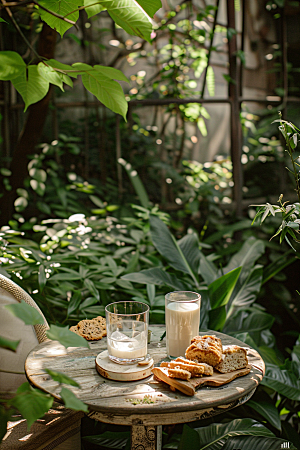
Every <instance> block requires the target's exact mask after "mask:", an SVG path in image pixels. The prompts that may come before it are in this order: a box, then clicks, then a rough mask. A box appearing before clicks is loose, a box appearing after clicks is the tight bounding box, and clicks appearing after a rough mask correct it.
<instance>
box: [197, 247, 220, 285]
mask: <svg viewBox="0 0 300 450" xmlns="http://www.w3.org/2000/svg"><path fill="white" fill-rule="evenodd" d="M199 273H200V274H201V276H202V278H203V279H204V281H205V283H206V284H211V283H212V282H213V281H215V280H216V279H217V278H218V271H217V269H216V267H215V265H214V264H213V263H212V262H211V261H209V259H208V258H207V257H206V256H204V255H203V253H202V252H200V269H199Z"/></svg>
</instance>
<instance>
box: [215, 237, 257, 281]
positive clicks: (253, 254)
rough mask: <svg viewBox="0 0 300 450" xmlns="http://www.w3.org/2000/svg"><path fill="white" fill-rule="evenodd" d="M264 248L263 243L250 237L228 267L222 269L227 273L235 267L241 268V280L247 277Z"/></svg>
mask: <svg viewBox="0 0 300 450" xmlns="http://www.w3.org/2000/svg"><path fill="white" fill-rule="evenodd" d="M264 251H265V246H264V243H263V241H260V240H258V239H255V238H254V237H250V238H249V239H247V240H246V241H245V243H244V244H243V246H242V248H241V249H240V250H239V251H238V252H237V253H235V254H234V255H233V256H232V258H231V259H230V261H229V263H228V265H227V266H226V267H224V268H223V269H222V272H223V273H227V272H229V271H231V270H233V269H235V268H236V267H242V272H241V280H242V281H243V279H244V278H246V277H247V274H248V272H249V270H250V269H251V267H252V266H253V265H254V263H255V261H257V259H258V258H259V257H260V256H261V255H262V254H263V253H264Z"/></svg>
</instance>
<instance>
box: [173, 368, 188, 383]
mask: <svg viewBox="0 0 300 450" xmlns="http://www.w3.org/2000/svg"><path fill="white" fill-rule="evenodd" d="M168 376H169V377H170V378H179V379H180V380H186V381H187V380H189V379H190V378H191V372H188V371H187V370H183V369H177V368H176V369H169V368H168Z"/></svg>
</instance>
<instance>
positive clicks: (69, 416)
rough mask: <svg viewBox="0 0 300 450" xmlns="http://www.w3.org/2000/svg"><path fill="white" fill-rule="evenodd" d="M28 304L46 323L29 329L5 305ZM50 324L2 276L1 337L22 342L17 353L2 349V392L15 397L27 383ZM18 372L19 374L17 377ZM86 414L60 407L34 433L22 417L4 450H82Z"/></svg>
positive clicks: (25, 295) (1, 448)
mask: <svg viewBox="0 0 300 450" xmlns="http://www.w3.org/2000/svg"><path fill="white" fill-rule="evenodd" d="M21 300H24V301H25V302H26V303H28V304H29V305H31V306H33V307H34V308H36V309H37V310H38V311H39V312H40V314H41V315H42V317H43V319H44V323H43V324H41V325H34V326H29V325H25V324H24V322H23V321H22V320H20V319H19V318H17V317H14V316H12V315H11V314H10V313H9V312H8V311H7V310H6V308H4V307H3V306H4V305H8V304H13V303H17V302H21ZM48 328H49V326H48V324H47V321H46V319H45V317H44V315H43V313H42V312H41V310H40V309H39V307H38V306H37V304H36V303H35V302H34V300H33V299H32V298H31V297H30V295H29V294H28V293H27V292H25V291H24V290H23V289H22V288H20V286H18V285H17V284H16V283H14V282H13V281H11V280H10V279H9V278H7V277H5V276H3V275H0V335H1V336H3V337H7V338H9V339H13V340H18V339H20V340H21V342H20V344H19V346H18V349H17V351H16V352H11V351H9V350H6V349H3V348H0V368H1V370H0V391H1V395H2V396H3V395H8V396H9V395H11V394H12V393H13V392H15V391H16V390H17V388H18V387H19V386H20V385H21V384H22V383H24V382H25V381H26V376H25V372H24V363H25V359H26V357H27V355H28V353H29V352H30V351H31V350H32V349H33V348H34V347H35V346H36V345H37V344H39V343H41V342H44V341H46V340H47V339H48V338H47V336H46V331H47V329H48ZM16 372H17V373H16ZM82 416H83V413H82V412H78V411H71V410H68V409H66V408H65V407H64V406H63V405H59V404H57V403H55V404H54V406H53V408H52V409H51V410H49V411H48V413H47V414H45V416H44V417H43V418H41V419H39V420H38V421H36V422H35V423H34V424H33V425H32V427H31V428H30V430H28V429H27V423H26V420H24V419H23V418H22V417H21V416H20V417H15V421H13V422H9V423H8V428H7V433H6V435H5V437H4V439H3V441H2V443H1V444H0V450H19V449H20V450H21V449H22V450H80V448H81V437H80V425H81V418H82ZM18 419H19V420H18Z"/></svg>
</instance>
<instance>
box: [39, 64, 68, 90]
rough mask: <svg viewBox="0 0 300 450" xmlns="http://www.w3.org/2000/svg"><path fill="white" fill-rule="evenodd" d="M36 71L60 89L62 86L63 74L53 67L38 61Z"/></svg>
mask: <svg viewBox="0 0 300 450" xmlns="http://www.w3.org/2000/svg"><path fill="white" fill-rule="evenodd" d="M37 68H38V72H39V74H40V75H41V77H43V78H45V80H47V81H49V83H51V84H54V85H55V86H58V87H59V88H60V89H61V90H62V91H63V90H64V87H63V74H61V73H59V72H57V71H56V70H55V69H53V67H51V66H48V65H46V64H45V63H43V62H40V63H39V64H38V66H37Z"/></svg>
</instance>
